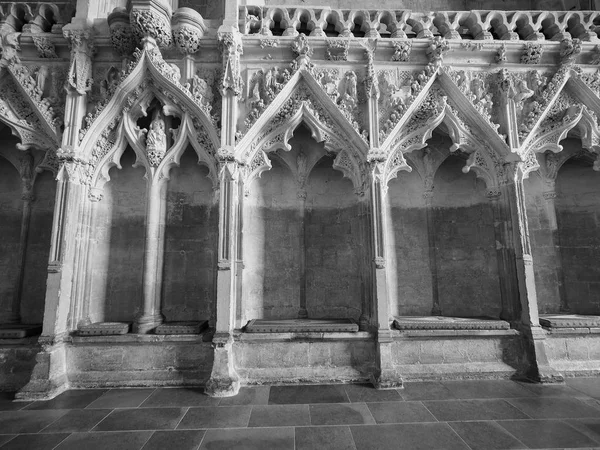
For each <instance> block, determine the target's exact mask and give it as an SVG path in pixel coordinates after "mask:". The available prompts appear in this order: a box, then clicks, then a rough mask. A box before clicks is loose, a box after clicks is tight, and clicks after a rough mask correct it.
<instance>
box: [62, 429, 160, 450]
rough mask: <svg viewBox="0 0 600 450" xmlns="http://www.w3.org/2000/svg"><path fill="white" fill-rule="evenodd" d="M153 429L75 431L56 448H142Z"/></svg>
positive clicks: (112, 449) (137, 449)
mask: <svg viewBox="0 0 600 450" xmlns="http://www.w3.org/2000/svg"><path fill="white" fill-rule="evenodd" d="M151 435H152V431H125V432H116V433H73V434H71V435H70V436H69V437H68V438H66V439H65V440H64V441H62V442H61V443H60V444H59V445H58V447H56V448H55V450H108V449H111V450H117V449H118V450H140V449H141V448H142V447H143V445H144V444H145V443H146V442H147V441H148V439H149V438H150V436H151Z"/></svg>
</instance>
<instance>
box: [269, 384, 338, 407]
mask: <svg viewBox="0 0 600 450" xmlns="http://www.w3.org/2000/svg"><path fill="white" fill-rule="evenodd" d="M348 402H349V399H348V396H347V395H346V391H345V390H344V386H342V385H338V384H325V385H300V386H271V392H270V394H269V404H270V405H290V404H303V403H348Z"/></svg>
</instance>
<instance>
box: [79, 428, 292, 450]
mask: <svg viewBox="0 0 600 450" xmlns="http://www.w3.org/2000/svg"><path fill="white" fill-rule="evenodd" d="M203 449H206V450H209V449H210V450H293V449H294V429H293V428H292V427H282V428H237V429H231V430H208V431H207V432H206V435H205V436H204V439H203V440H202V445H201V446H200V450H203ZM86 450H87V449H86Z"/></svg>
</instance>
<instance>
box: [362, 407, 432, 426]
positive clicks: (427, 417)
mask: <svg viewBox="0 0 600 450" xmlns="http://www.w3.org/2000/svg"><path fill="white" fill-rule="evenodd" d="M367 406H368V407H369V410H370V411H371V414H372V415H373V417H374V418H375V421H376V422H377V423H408V422H437V420H436V418H435V417H433V415H432V414H431V413H430V412H429V410H428V409H427V408H425V407H424V406H423V405H422V404H421V403H420V402H391V403H390V402H386V403H367Z"/></svg>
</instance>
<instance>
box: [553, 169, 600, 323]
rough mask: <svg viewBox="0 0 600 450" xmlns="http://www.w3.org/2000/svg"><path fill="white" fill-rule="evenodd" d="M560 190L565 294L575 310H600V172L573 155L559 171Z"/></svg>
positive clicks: (557, 209) (558, 185) (560, 224)
mask: <svg viewBox="0 0 600 450" xmlns="http://www.w3.org/2000/svg"><path fill="white" fill-rule="evenodd" d="M556 194H557V197H556V214H557V221H558V235H559V239H560V247H561V249H560V250H561V262H562V267H563V273H564V283H565V297H566V299H567V302H568V304H569V306H570V307H571V310H572V311H573V312H576V313H579V314H599V313H600V297H598V292H600V253H599V252H600V235H599V234H598V225H599V224H600V175H599V174H598V172H595V171H593V170H592V168H591V164H590V163H589V162H588V161H587V160H585V159H582V158H572V159H570V160H568V161H567V162H566V163H565V164H564V165H563V166H562V167H561V169H560V170H559V172H558V176H557V179H556Z"/></svg>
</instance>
